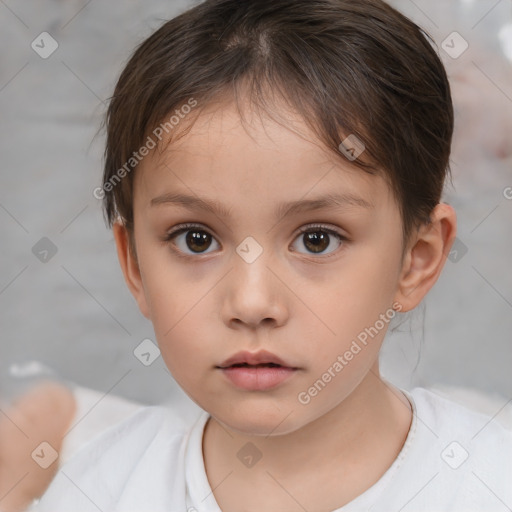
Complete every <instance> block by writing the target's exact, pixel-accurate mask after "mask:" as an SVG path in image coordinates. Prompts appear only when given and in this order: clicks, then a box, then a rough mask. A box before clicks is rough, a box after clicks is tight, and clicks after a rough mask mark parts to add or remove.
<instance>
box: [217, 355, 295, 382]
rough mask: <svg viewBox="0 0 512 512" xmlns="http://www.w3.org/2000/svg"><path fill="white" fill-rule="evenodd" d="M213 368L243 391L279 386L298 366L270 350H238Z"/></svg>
mask: <svg viewBox="0 0 512 512" xmlns="http://www.w3.org/2000/svg"><path fill="white" fill-rule="evenodd" d="M215 368H217V369H219V370H222V373H223V374H224V376H225V377H226V379H227V381H228V382H230V383H231V384H233V385H234V386H236V387H237V388H240V389H243V390H245V391H266V390H269V389H272V388H275V387H277V386H279V385H280V384H282V383H284V382H285V381H286V380H288V379H289V378H290V377H291V376H292V375H294V374H295V373H296V372H297V370H298V368H296V367H294V366H291V365H289V364H288V363H285V362H284V361H283V360H282V359H281V358H280V357H278V356H276V355H274V354H271V353H270V352H266V351H260V352H256V353H251V352H239V353H238V354H235V355H234V356H232V357H230V358H229V359H226V361H224V362H223V363H222V364H221V365H219V366H216V367H215Z"/></svg>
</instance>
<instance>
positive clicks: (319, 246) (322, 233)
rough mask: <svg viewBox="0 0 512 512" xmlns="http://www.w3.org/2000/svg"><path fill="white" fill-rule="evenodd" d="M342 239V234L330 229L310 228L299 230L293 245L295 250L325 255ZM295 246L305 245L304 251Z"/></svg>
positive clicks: (332, 250) (336, 246)
mask: <svg viewBox="0 0 512 512" xmlns="http://www.w3.org/2000/svg"><path fill="white" fill-rule="evenodd" d="M344 240H346V238H345V237H344V236H342V235H341V234H339V233H337V232H336V231H333V230H331V229H326V228H320V227H318V228H310V229H304V230H302V231H301V232H300V234H299V236H298V237H297V238H296V240H295V242H294V244H293V247H294V250H295V251H297V252H301V253H303V254H319V255H327V254H330V253H332V252H334V251H335V250H336V249H338V248H339V246H340V245H342V242H343V241H344ZM297 246H303V247H305V251H304V250H302V249H301V248H300V247H297Z"/></svg>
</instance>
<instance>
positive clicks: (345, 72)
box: [103, 0, 453, 240]
mask: <svg viewBox="0 0 512 512" xmlns="http://www.w3.org/2000/svg"><path fill="white" fill-rule="evenodd" d="M242 85H243V86H244V87H247V88H248V91H249V93H250V95H249V97H250V98H251V101H252V102H253V103H254V104H255V105H259V106H263V108H265V109H266V111H267V112H269V111H271V108H270V107H269V104H270V100H271V98H270V97H269V95H270V93H271V94H272V96H275V97H276V98H278V99H280V100H282V101H284V102H286V104H287V105H288V106H290V107H292V108H293V110H294V111H296V112H298V113H299V114H300V115H301V116H302V118H303V119H304V121H305V122H306V123H307V124H308V126H309V127H310V128H311V129H312V130H313V132H314V133H315V134H316V135H317V136H318V137H319V140H320V141H321V142H322V143H323V144H324V145H325V147H326V148H329V149H331V150H333V151H334V152H335V153H336V154H337V155H338V156H339V158H341V159H345V156H343V155H342V154H341V152H340V150H339V145H340V142H341V141H342V140H343V139H344V138H345V137H346V136H347V135H349V134H354V135H355V136H356V137H357V138H358V139H360V140H361V141H362V142H363V143H364V145H365V148H366V149H365V152H364V155H362V156H364V158H362V157H361V158H358V159H356V160H355V161H353V162H352V163H353V164H354V165H356V166H358V167H360V168H361V169H363V170H364V171H366V172H369V173H372V174H375V173H377V172H380V173H383V176H384V177H385V178H386V179H387V181H388V183H389V184H390V186H391V188H392V190H393V193H394V195H395V198H396V200H397V203H398V205H399V207H400V213H401V217H402V221H403V235H404V240H407V239H408V237H409V235H410V232H411V230H412V229H413V227H415V226H416V227H417V226H419V225H420V224H422V223H428V222H429V218H430V214H431V212H432V209H433V208H434V207H435V206H436V205H437V204H438V203H439V201H440V198H441V194H442V192H443V185H444V181H445V178H446V176H447V174H448V173H449V165H448V163H449V155H450V145H451V138H452V132H453V107H452V101H451V95H450V87H449V83H448V79H447V76H446V72H445V70H444V67H443V65H442V63H441V60H440V59H439V57H438V55H437V53H436V52H435V51H434V49H433V48H432V42H431V40H430V38H429V36H428V35H426V34H425V33H424V32H423V31H422V30H421V29H420V28H419V27H418V26H417V25H416V24H414V23H413V22H412V21H410V20H409V19H408V18H406V17H405V16H403V15H402V14H400V13H399V12H398V11H396V10H395V9H393V8H392V7H390V6H389V5H387V4H386V3H384V2H382V1H380V0H358V1H357V2H356V1H353V0H250V1H249V0H206V1H205V2H203V3H201V4H199V5H197V6H195V7H193V8H191V9H189V10H188V11H186V12H184V13H183V14H181V15H179V16H177V17H176V18H173V19H171V20H170V21H168V22H166V23H164V24H163V25H162V26H161V27H160V28H159V29H158V30H157V31H156V32H154V33H153V34H152V35H151V36H150V37H149V38H148V39H146V40H145V41H144V42H143V43H142V44H141V45H140V46H139V47H138V48H137V49H136V51H135V52H134V54H133V56H132V57H131V59H130V60H129V62H128V64H127V65H126V67H125V68H124V70H123V72H122V74H121V76H120V78H119V81H118V83H117V86H116V88H115V92H114V95H113V97H112V98H111V101H110V104H109V108H108V112H107V116H106V118H105V124H106V127H107V144H106V149H105V168H104V176H103V190H104V196H103V207H104V213H105V217H106V221H107V223H108V224H109V225H110V226H111V225H112V224H113V222H114V221H115V220H116V217H118V216H119V217H120V218H121V219H122V221H123V223H124V224H125V225H126V227H127V228H128V230H129V232H130V236H131V237H132V236H133V201H132V198H133V195H132V191H133V177H134V172H129V171H131V170H133V171H134V170H135V167H136V161H135V160H134V159H133V158H132V157H133V153H134V151H136V150H137V149H138V148H140V147H141V146H142V145H143V144H144V141H145V140H146V138H147V137H148V134H150V133H151V131H152V130H154V129H155V127H157V126H158V125H159V123H161V122H162V120H163V119H165V118H166V116H169V115H170V113H172V112H173V111H174V110H175V109H177V108H179V107H180V105H183V104H186V103H187V101H190V98H194V99H195V101H198V102H199V103H200V104H201V105H203V106H206V105H208V104H209V103H210V102H212V101H214V99H215V98H216V97H220V96H224V97H226V95H227V96H228V98H229V97H232V98H233V100H235V99H237V98H238V89H237V88H239V87H241V86H242ZM197 112H200V109H198V110H197ZM346 161H347V160H345V162H346ZM128 162H130V163H129V164H128V165H127V163H128ZM123 166H124V169H125V172H123V173H122V176H123V179H122V180H120V183H119V186H113V185H116V183H113V181H112V179H113V178H115V177H116V173H117V178H119V171H120V169H122V168H123ZM109 183H110V185H109V186H108V187H107V186H106V185H107V184H109Z"/></svg>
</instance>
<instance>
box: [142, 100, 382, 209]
mask: <svg viewBox="0 0 512 512" xmlns="http://www.w3.org/2000/svg"><path fill="white" fill-rule="evenodd" d="M273 114H277V115H275V116H274V115H273V117H272V118H271V117H269V116H268V115H267V114H265V113H264V112H263V111H262V110H261V109H257V110H256V109H254V108H250V107H248V106H244V107H243V110H242V111H241V110H240V107H239V106H238V105H236V104H234V103H233V102H231V103H224V104H217V105H215V106H209V107H207V108H204V109H203V110H202V111H201V113H200V114H199V115H198V116H197V117H196V118H194V119H193V121H192V124H191V125H188V121H189V120H187V119H185V120H184V122H183V125H182V126H178V127H177V128H178V130H179V129H180V128H185V129H186V131H185V132H184V135H183V134H180V132H179V131H177V132H176V133H175V134H173V133H171V134H169V136H168V137H167V139H164V140H163V141H162V143H161V145H160V146H159V147H158V148H157V150H156V151H155V150H154V151H153V152H152V153H150V155H148V156H147V157H146V158H145V159H144V160H143V161H142V162H141V164H140V165H139V167H138V169H137V172H136V174H135V184H134V185H135V190H134V199H135V200H137V197H138V198H139V199H141V198H142V199H143V200H144V202H145V203H147V202H148V201H150V200H151V199H153V198H154V197H157V196H159V195H162V194H165V193H168V192H169V189H171V190H173V191H176V190H179V191H182V192H183V191H187V192H188V193H189V194H190V193H199V192H202V193H203V194H202V195H206V196H209V197H212V196H215V197H218V198H223V199H225V200H226V201H228V198H236V199H240V198H241V197H246V198H250V199H251V200H253V199H254V198H256V197H258V198H259V199H260V200H261V201H263V202H272V200H273V199H276V200H278V199H279V198H281V199H285V198H290V197H293V198H296V199H298V198H301V197H302V198H307V197H308V196H311V197H312V196H317V195H318V194H325V193H327V192H329V193H332V192H333V191H336V192H340V193H343V194H345V195H353V196H354V197H355V196H359V197H361V198H363V200H365V201H366V202H368V203H371V204H372V205H373V206H375V205H376V204H378V203H383V204H384V203H386V202H388V201H390V199H391V198H390V194H389V193H390V191H389V189H388V186H387V185H386V183H385V181H384V179H383V178H382V177H381V176H379V175H369V174H368V173H366V172H364V171H363V170H361V169H360V168H357V167H355V166H353V165H351V164H350V162H349V161H348V160H347V159H346V158H345V157H344V156H343V155H341V153H340V155H339V156H336V155H334V154H333V153H332V151H329V150H328V149H326V148H325V147H324V146H323V144H322V143H321V142H320V141H319V140H318V138H317V137H316V136H315V135H314V134H313V133H312V132H311V129H310V128H309V127H308V126H307V124H306V123H305V122H304V120H303V119H302V118H301V117H300V116H298V115H297V114H294V113H293V112H290V111H287V110H284V109H282V110H280V111H279V112H277V113H273ZM172 135H174V140H173V139H170V137H171V136H172Z"/></svg>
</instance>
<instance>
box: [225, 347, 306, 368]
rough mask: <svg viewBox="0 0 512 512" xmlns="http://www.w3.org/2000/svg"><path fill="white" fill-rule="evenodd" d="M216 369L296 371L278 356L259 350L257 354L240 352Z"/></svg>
mask: <svg viewBox="0 0 512 512" xmlns="http://www.w3.org/2000/svg"><path fill="white" fill-rule="evenodd" d="M216 368H220V369H226V368H290V369H297V368H295V367H294V366H293V365H291V364H288V363H287V362H285V361H284V360H283V359H281V358H280V357H279V356H277V355H275V354H273V353H272V352H268V351H266V350H260V351H259V352H248V351H242V352H237V353H236V354H234V355H233V356H231V357H229V358H228V359H226V360H225V361H224V362H223V363H221V364H220V365H218V366H216Z"/></svg>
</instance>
